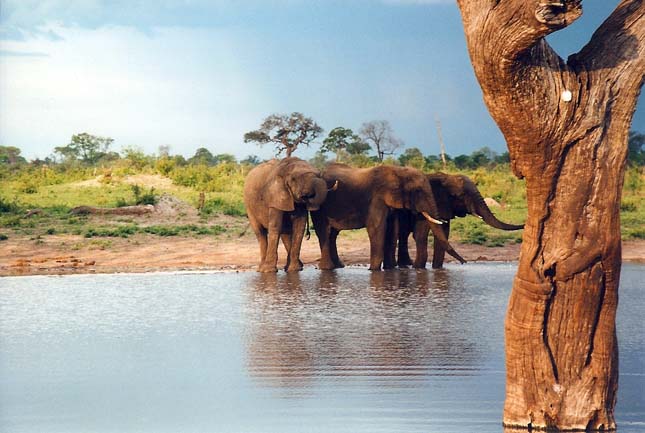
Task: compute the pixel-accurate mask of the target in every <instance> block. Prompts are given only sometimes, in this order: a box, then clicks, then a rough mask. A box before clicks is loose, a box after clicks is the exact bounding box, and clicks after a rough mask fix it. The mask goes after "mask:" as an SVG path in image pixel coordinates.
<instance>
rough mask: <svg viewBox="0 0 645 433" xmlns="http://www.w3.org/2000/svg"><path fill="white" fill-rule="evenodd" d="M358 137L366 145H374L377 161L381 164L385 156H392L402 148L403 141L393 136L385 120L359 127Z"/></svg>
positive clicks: (374, 121)
mask: <svg viewBox="0 0 645 433" xmlns="http://www.w3.org/2000/svg"><path fill="white" fill-rule="evenodd" d="M360 135H361V137H362V138H363V140H365V141H366V142H368V143H371V144H372V145H374V149H376V156H377V157H378V160H379V161H381V162H383V158H384V157H385V155H393V154H394V152H395V151H396V150H397V149H398V148H400V147H403V146H404V144H403V141H401V140H399V139H398V138H396V137H395V136H394V132H393V131H392V127H391V126H390V122H388V121H387V120H373V121H371V122H365V123H363V125H362V126H361V130H360Z"/></svg>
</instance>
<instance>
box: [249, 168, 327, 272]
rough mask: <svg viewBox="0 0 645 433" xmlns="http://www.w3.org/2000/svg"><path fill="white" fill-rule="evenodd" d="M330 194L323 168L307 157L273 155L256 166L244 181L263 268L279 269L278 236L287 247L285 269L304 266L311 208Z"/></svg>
mask: <svg viewBox="0 0 645 433" xmlns="http://www.w3.org/2000/svg"><path fill="white" fill-rule="evenodd" d="M326 197H327V188H326V184H325V181H324V180H323V178H322V177H321V175H320V171H318V170H317V169H315V168H314V167H312V166H311V165H310V164H309V163H307V162H306V161H303V160H301V159H299V158H295V157H289V158H284V159H282V160H276V159H273V160H271V161H268V162H265V163H262V164H260V165H258V166H257V167H255V168H253V169H252V170H251V171H250V172H249V173H248V175H247V177H246V180H245V183H244V204H245V206H246V211H247V215H248V218H249V223H250V225H251V228H252V229H253V231H254V232H255V236H256V237H257V239H258V242H259V243H260V266H259V268H258V270H259V271H260V272H277V261H278V238H280V239H282V243H283V244H284V247H285V249H286V250H287V263H286V266H285V271H287V272H294V271H300V270H302V262H301V261H300V247H301V246H302V240H303V237H304V232H305V226H306V223H307V222H308V219H309V214H308V211H315V210H318V209H319V208H320V205H321V204H322V203H323V202H324V201H325V198H326Z"/></svg>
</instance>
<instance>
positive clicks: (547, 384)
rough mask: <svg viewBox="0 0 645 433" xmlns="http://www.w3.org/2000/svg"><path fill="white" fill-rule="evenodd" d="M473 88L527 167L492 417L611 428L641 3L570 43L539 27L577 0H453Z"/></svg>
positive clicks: (514, 162)
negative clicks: (502, 368) (566, 52)
mask: <svg viewBox="0 0 645 433" xmlns="http://www.w3.org/2000/svg"><path fill="white" fill-rule="evenodd" d="M458 4H459V8H460V10H461V15H462V21H463V24H464V30H465V34H466V41H467V44H468V50H469V54H470V58H471V61H472V64H473V67H474V70H475V74H476V76H477V79H478V80H479V83H480V85H481V88H482V92H483V96H484V101H485V103H486V105H487V107H488V110H489V111H490V113H491V115H492V117H493V119H494V120H495V122H496V123H497V125H498V126H499V127H500V129H501V131H502V133H503V134H504V137H505V138H506V142H507V146H508V149H509V155H510V160H511V167H512V169H513V171H514V173H515V174H516V175H517V176H518V177H520V178H526V187H527V200H528V219H527V221H526V228H525V230H524V239H523V243H522V253H521V256H520V263H519V268H518V272H517V276H516V278H515V281H514V284H513V290H512V293H511V298H510V302H509V307H508V312H507V316H506V325H505V326H506V402H505V406H504V424H505V425H509V426H523V427H524V428H526V427H529V428H531V427H532V428H558V429H561V430H571V429H581V430H599V429H614V428H615V426H616V424H615V420H614V405H615V401H616V390H617V385H618V351H617V347H618V346H617V341H616V327H615V317H616V308H617V303H618V281H619V275H620V263H621V253H620V249H621V246H620V214H619V210H620V196H621V189H622V184H623V177H624V170H625V159H626V156H627V150H628V148H627V137H628V132H629V125H630V123H631V120H632V116H633V113H634V110H635V107H636V100H637V96H638V94H639V92H640V88H641V85H642V83H643V75H644V70H645V42H644V41H645V2H643V1H642V0H621V2H620V4H619V5H618V6H617V8H616V9H615V11H614V12H613V13H612V14H611V15H610V16H609V18H607V20H605V22H604V23H603V24H602V25H601V26H600V28H599V29H598V30H597V31H596V32H595V33H594V34H593V36H592V37H591V40H590V41H589V43H587V45H586V46H585V47H583V48H582V50H581V51H580V52H579V53H577V54H574V55H572V56H570V57H569V58H568V60H567V61H565V60H563V59H561V58H560V57H559V56H558V55H557V54H556V53H555V51H554V50H553V49H552V48H551V47H550V46H549V44H548V43H547V42H546V40H545V36H547V35H548V34H550V33H552V32H554V31H556V30H559V29H561V28H564V27H566V26H568V25H569V24H571V23H572V22H573V21H575V20H576V19H577V18H578V17H579V16H580V15H581V14H582V8H581V1H580V0H560V1H555V0H546V1H545V0H539V1H538V0H530V1H526V0H504V1H499V0H494V1H491V0H458Z"/></svg>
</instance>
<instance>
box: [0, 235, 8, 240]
mask: <svg viewBox="0 0 645 433" xmlns="http://www.w3.org/2000/svg"><path fill="white" fill-rule="evenodd" d="M7 239H9V236H7V235H5V234H4V233H0V241H6V240H7Z"/></svg>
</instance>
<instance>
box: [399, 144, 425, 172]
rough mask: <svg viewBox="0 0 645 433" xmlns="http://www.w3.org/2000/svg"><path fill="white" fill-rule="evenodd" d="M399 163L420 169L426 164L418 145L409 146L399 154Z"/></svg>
mask: <svg viewBox="0 0 645 433" xmlns="http://www.w3.org/2000/svg"><path fill="white" fill-rule="evenodd" d="M399 164H401V165H407V166H409V167H414V168H417V169H419V170H422V169H423V168H424V167H425V165H426V160H425V158H424V157H423V153H421V150H419V148H418V147H410V148H408V149H405V152H403V154H402V155H401V156H399Z"/></svg>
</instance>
